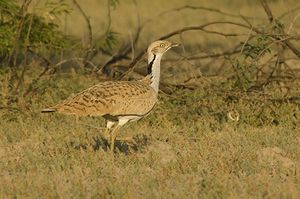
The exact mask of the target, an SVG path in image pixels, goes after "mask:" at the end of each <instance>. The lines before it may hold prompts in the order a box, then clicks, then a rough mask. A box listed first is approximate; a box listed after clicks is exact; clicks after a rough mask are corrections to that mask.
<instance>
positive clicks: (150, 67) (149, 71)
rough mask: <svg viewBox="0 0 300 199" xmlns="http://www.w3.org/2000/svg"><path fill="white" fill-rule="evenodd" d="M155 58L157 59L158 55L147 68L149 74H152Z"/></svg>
mask: <svg viewBox="0 0 300 199" xmlns="http://www.w3.org/2000/svg"><path fill="white" fill-rule="evenodd" d="M155 58H156V55H154V56H153V59H152V61H151V62H150V63H149V64H148V67H147V72H148V74H151V73H152V67H153V63H154V60H155Z"/></svg>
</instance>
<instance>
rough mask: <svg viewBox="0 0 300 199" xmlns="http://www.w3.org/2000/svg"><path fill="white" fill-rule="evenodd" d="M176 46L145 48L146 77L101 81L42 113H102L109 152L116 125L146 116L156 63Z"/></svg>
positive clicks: (155, 87)
mask: <svg viewBox="0 0 300 199" xmlns="http://www.w3.org/2000/svg"><path fill="white" fill-rule="evenodd" d="M176 46H179V44H178V43H172V42H169V41H167V40H158V41H154V42H153V43H151V44H150V45H149V47H148V49H147V55H148V65H147V76H145V77H144V78H143V79H140V80H132V81H104V82H100V83H98V84H96V85H94V86H92V87H90V88H88V89H86V90H83V91H82V92H80V93H78V94H75V95H73V96H71V97H69V98H67V99H66V100H64V101H63V102H62V103H59V104H56V105H54V106H52V107H49V108H45V109H43V110H42V111H41V112H42V113H50V112H58V113H62V114H66V115H75V116H76V117H79V116H102V117H103V118H104V119H105V121H106V129H105V134H106V135H108V136H109V137H110V151H111V152H113V151H114V148H115V139H116V136H117V134H118V130H119V129H120V127H122V126H123V125H125V124H126V123H128V122H133V121H137V120H140V119H142V118H144V117H146V116H147V115H148V114H149V113H150V112H151V111H152V110H153V108H154V106H155V104H156V103H157V101H158V91H159V80H160V62H161V58H162V55H163V54H164V53H165V52H167V51H168V50H169V49H171V48H173V47H176Z"/></svg>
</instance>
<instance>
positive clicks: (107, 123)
mask: <svg viewBox="0 0 300 199" xmlns="http://www.w3.org/2000/svg"><path fill="white" fill-rule="evenodd" d="M114 124H115V122H112V121H110V120H106V128H105V131H104V134H102V135H103V136H104V138H105V139H107V140H108V139H109V138H110V133H109V132H110V131H111V128H112V127H113V126H114Z"/></svg>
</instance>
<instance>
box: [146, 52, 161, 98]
mask: <svg viewBox="0 0 300 199" xmlns="http://www.w3.org/2000/svg"><path fill="white" fill-rule="evenodd" d="M161 56H162V55H160V54H158V55H154V54H152V53H149V54H148V68H147V69H148V75H150V76H151V84H150V86H151V87H152V88H153V89H154V90H155V92H156V93H158V89H159V78H160V60H161Z"/></svg>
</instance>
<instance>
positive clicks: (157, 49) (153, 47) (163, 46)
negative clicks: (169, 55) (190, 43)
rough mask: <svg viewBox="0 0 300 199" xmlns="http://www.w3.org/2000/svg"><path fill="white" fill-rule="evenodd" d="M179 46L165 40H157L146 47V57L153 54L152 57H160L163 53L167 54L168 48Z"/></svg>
mask: <svg viewBox="0 0 300 199" xmlns="http://www.w3.org/2000/svg"><path fill="white" fill-rule="evenodd" d="M175 46H179V44H177V43H171V42H169V41H166V40H158V41H155V42H153V43H151V44H150V46H149V47H148V50H147V52H148V55H150V54H153V55H162V54H164V53H165V52H167V51H168V50H169V49H170V48H172V47H175Z"/></svg>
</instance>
